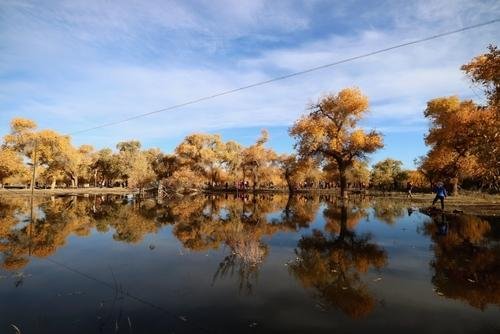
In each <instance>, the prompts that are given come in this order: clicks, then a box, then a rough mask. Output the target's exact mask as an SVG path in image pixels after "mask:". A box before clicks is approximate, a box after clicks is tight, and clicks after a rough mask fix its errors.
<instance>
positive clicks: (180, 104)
mask: <svg viewBox="0 0 500 334" xmlns="http://www.w3.org/2000/svg"><path fill="white" fill-rule="evenodd" d="M497 22H500V18H498V19H494V20H491V21H487V22H483V23H478V24H474V25H470V26H465V27H462V28H460V29H456V30H451V31H447V32H443V33H440V34H437V35H432V36H428V37H424V38H421V39H417V40H414V41H411V42H406V43H401V44H397V45H393V46H390V47H387V48H384V49H379V50H376V51H371V52H368V53H364V54H361V55H358V56H354V57H349V58H345V59H342V60H338V61H335V62H332V63H328V64H323V65H319V66H315V67H311V68H308V69H305V70H302V71H298V72H293V73H289V74H285V75H282V76H279V77H275V78H272V79H268V80H264V81H259V82H255V83H253V84H250V85H246V86H242V87H238V88H234V89H230V90H226V91H222V92H219V93H215V94H212V95H207V96H203V97H200V98H197V99H194V100H190V101H187V102H183V103H179V104H175V105H172V106H170V107H166V108H162V109H158V110H154V111H150V112H147V113H143V114H138V115H135V116H131V117H128V118H124V119H121V120H118V121H113V122H109V123H103V124H101V125H97V126H93V127H90V128H86V129H82V130H79V131H75V132H72V133H69V134H68V135H75V134H80V133H84V132H88V131H92V130H97V129H101V128H105V127H109V126H113V125H117V124H120V123H125V122H129V121H132V120H135V119H138V118H142V117H146V116H149V115H153V114H158V113H161V112H165V111H170V110H174V109H179V108H182V107H185V106H188V105H191V104H196V103H200V102H203V101H207V100H211V99H214V98H217V97H220V96H224V95H229V94H232V93H236V92H239V91H242V90H246V89H250V88H254V87H258V86H263V85H267V84H269V83H272V82H276V81H281V80H285V79H288V78H292V77H296V76H299V75H303V74H307V73H311V72H315V71H319V70H322V69H325V68H329V67H333V66H336V65H340V64H344V63H347V62H351V61H354V60H358V59H362V58H366V57H370V56H374V55H377V54H380V53H384V52H388V51H391V50H395V49H399V48H402V47H405V46H410V45H415V44H419V43H423V42H427V41H430V40H434V39H438V38H441V37H445V36H449V35H453V34H458V33H461V32H464V31H468V30H472V29H476V28H480V27H484V26H487V25H490V24H493V23H497Z"/></svg>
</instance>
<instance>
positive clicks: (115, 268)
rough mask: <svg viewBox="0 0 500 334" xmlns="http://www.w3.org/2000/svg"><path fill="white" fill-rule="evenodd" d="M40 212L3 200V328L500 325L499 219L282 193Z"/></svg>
mask: <svg viewBox="0 0 500 334" xmlns="http://www.w3.org/2000/svg"><path fill="white" fill-rule="evenodd" d="M31 209H32V206H31V205H30V201H29V199H26V198H0V254H1V255H0V333H16V331H17V329H16V327H17V328H18V329H19V330H20V332H21V333H23V334H24V333H332V332H337V333H356V332H370V333H378V332H384V333H400V332H406V333H422V332H425V333H499V332H500V312H499V311H500V307H499V306H500V222H499V221H498V218H497V219H496V220H495V219H494V218H490V219H487V218H480V217H474V216H467V215H455V216H452V215H448V216H443V215H436V216H434V217H431V216H428V215H425V214H423V213H421V212H419V211H414V210H412V209H411V203H405V202H394V201H390V200H388V199H370V200H361V199H355V200H352V201H351V202H350V203H349V204H348V205H347V206H341V205H340V204H339V203H338V202H336V201H335V200H334V199H331V198H328V197H323V198H319V197H308V196H298V197H292V198H288V197H285V196H276V195H275V196H270V195H265V196H264V195H263V196H257V197H253V196H249V197H246V198H235V197H234V196H233V195H222V196H194V197H184V198H180V199H168V200H165V201H164V202H162V203H158V202H156V201H154V200H143V201H132V200H130V199H126V198H122V197H117V196H104V197H101V196H95V197H94V196H90V197H53V198H40V199H35V201H34V205H33V210H31ZM31 212H33V213H32V214H31ZM14 326H15V327H14Z"/></svg>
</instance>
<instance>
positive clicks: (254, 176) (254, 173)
mask: <svg viewBox="0 0 500 334" xmlns="http://www.w3.org/2000/svg"><path fill="white" fill-rule="evenodd" d="M256 187H257V171H255V170H254V171H253V191H255V189H256Z"/></svg>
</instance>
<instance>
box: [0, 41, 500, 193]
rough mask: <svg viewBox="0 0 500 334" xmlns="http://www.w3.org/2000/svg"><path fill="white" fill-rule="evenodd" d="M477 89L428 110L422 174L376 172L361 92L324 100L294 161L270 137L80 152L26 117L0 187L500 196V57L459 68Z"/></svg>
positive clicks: (376, 136)
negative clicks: (438, 188) (442, 186)
mask: <svg viewBox="0 0 500 334" xmlns="http://www.w3.org/2000/svg"><path fill="white" fill-rule="evenodd" d="M461 69H462V70H463V71H464V72H465V74H466V75H467V76H468V77H469V78H470V80H471V82H472V84H474V85H481V86H482V89H483V91H484V94H485V96H486V97H487V102H486V103H485V104H484V105H478V104H476V103H475V102H473V101H471V100H465V101H463V100H460V99H459V98H458V97H456V96H451V97H439V98H436V99H433V100H431V101H429V102H428V103H427V108H426V109H425V110H424V115H425V117H426V118H427V119H428V120H429V122H430V128H429V131H428V133H427V134H426V135H425V142H426V144H427V145H428V146H429V147H430V151H429V152H428V153H427V154H426V155H425V156H423V157H420V158H418V159H416V160H415V163H416V165H417V166H418V168H417V169H416V170H403V168H402V162H401V161H399V160H394V159H385V160H383V161H380V162H378V163H376V164H375V165H373V166H372V168H370V167H369V165H368V155H369V154H370V153H373V152H375V151H377V150H378V149H380V148H382V147H383V138H382V134H381V133H379V132H376V131H374V130H371V131H365V130H364V129H362V128H361V127H359V126H358V122H359V121H360V120H361V119H362V118H363V117H364V116H365V115H366V113H367V112H368V110H369V104H368V98H367V97H366V96H365V95H364V94H363V93H362V92H361V91H360V90H359V89H357V88H345V89H342V90H341V91H339V92H338V93H330V94H326V95H324V96H322V97H321V98H319V100H318V101H317V102H316V103H312V104H311V105H309V106H308V113H307V114H305V115H304V116H302V117H300V118H299V119H298V120H297V121H296V122H295V123H294V124H293V125H292V126H291V128H290V129H289V134H290V135H291V136H292V137H293V138H294V140H295V145H294V148H295V151H294V153H292V154H278V153H277V152H275V151H274V150H273V149H271V148H269V147H267V146H266V143H267V141H268V139H269V135H268V132H267V131H266V130H262V133H261V135H260V137H259V138H257V140H256V141H255V143H253V144H251V145H249V146H243V145H241V144H240V143H238V142H236V141H232V140H230V141H224V140H223V139H222V137H221V136H220V135H217V134H204V133H195V134H190V135H188V136H187V137H186V138H184V140H183V141H182V142H181V143H180V144H179V145H178V146H177V147H176V148H175V151H174V152H173V153H171V154H168V153H164V152H162V151H161V150H160V149H157V148H152V149H147V150H144V149H142V147H141V143H140V142H139V141H136V140H131V141H124V142H119V143H118V144H117V145H116V149H115V150H112V149H110V148H104V149H101V150H95V149H94V148H93V147H92V146H90V145H81V146H79V147H76V146H74V145H73V144H72V142H71V138H70V137H69V136H65V135H61V134H59V133H57V132H55V131H53V130H39V129H38V128H37V124H36V123H35V122H34V121H32V120H28V119H23V118H14V119H13V120H12V121H11V124H10V133H8V134H7V135H6V136H4V138H3V143H2V145H1V149H0V183H1V184H5V183H9V184H13V183H19V184H30V180H31V178H32V170H33V167H36V168H35V169H36V175H35V176H36V180H37V183H38V184H39V185H43V186H47V187H50V188H55V187H58V186H62V187H79V186H82V185H85V186H96V187H112V186H122V187H129V188H137V189H144V188H147V187H149V186H152V187H153V186H158V185H160V184H161V186H162V187H165V188H167V189H184V190H186V189H192V188H197V189H199V188H219V189H235V188H239V189H251V190H257V189H262V188H266V189H276V188H282V189H288V190H289V191H290V192H294V191H296V190H298V189H301V188H331V187H337V186H338V187H339V188H340V192H341V195H342V196H345V195H346V190H347V189H348V188H349V187H359V188H366V187H369V186H371V187H375V188H380V189H383V190H395V189H400V188H402V187H404V186H405V185H406V184H407V183H409V182H411V184H412V185H413V186H414V187H418V188H425V187H429V186H430V187H432V185H433V184H434V183H435V182H437V181H444V182H446V183H447V184H449V185H450V188H451V189H452V190H453V192H454V193H456V192H457V191H458V188H459V186H460V185H461V186H463V187H469V188H475V189H487V190H490V191H498V190H499V187H500V183H499V175H500V162H499V160H498V159H499V156H500V152H498V150H499V147H500V135H499V133H498V129H500V121H499V96H500V94H499V86H500V83H499V80H500V51H499V50H498V49H497V47H496V46H493V45H490V46H489V48H488V52H487V53H485V54H482V55H479V56H477V57H475V58H474V59H472V60H471V62H470V63H468V64H465V65H463V66H462V67H461Z"/></svg>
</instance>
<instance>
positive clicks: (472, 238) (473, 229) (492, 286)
mask: <svg viewBox="0 0 500 334" xmlns="http://www.w3.org/2000/svg"><path fill="white" fill-rule="evenodd" d="M432 218H433V219H432V222H429V223H427V224H425V225H424V233H425V234H426V235H428V236H430V237H431V239H432V241H433V242H434V243H433V246H432V250H433V252H434V259H433V260H432V262H431V263H430V265H431V268H432V270H433V277H432V283H433V284H434V286H435V287H436V289H437V293H438V294H439V295H444V296H446V297H448V298H453V299H457V300H462V301H465V302H467V303H468V304H469V305H471V306H473V307H476V308H478V309H481V310H484V309H485V308H486V307H487V306H488V304H496V305H500V243H499V240H500V238H499V234H498V232H497V233H495V232H494V231H493V229H492V225H491V224H490V223H489V222H488V221H487V220H484V219H481V218H479V217H474V216H467V215H445V214H436V215H434V216H433V217H432Z"/></svg>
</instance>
